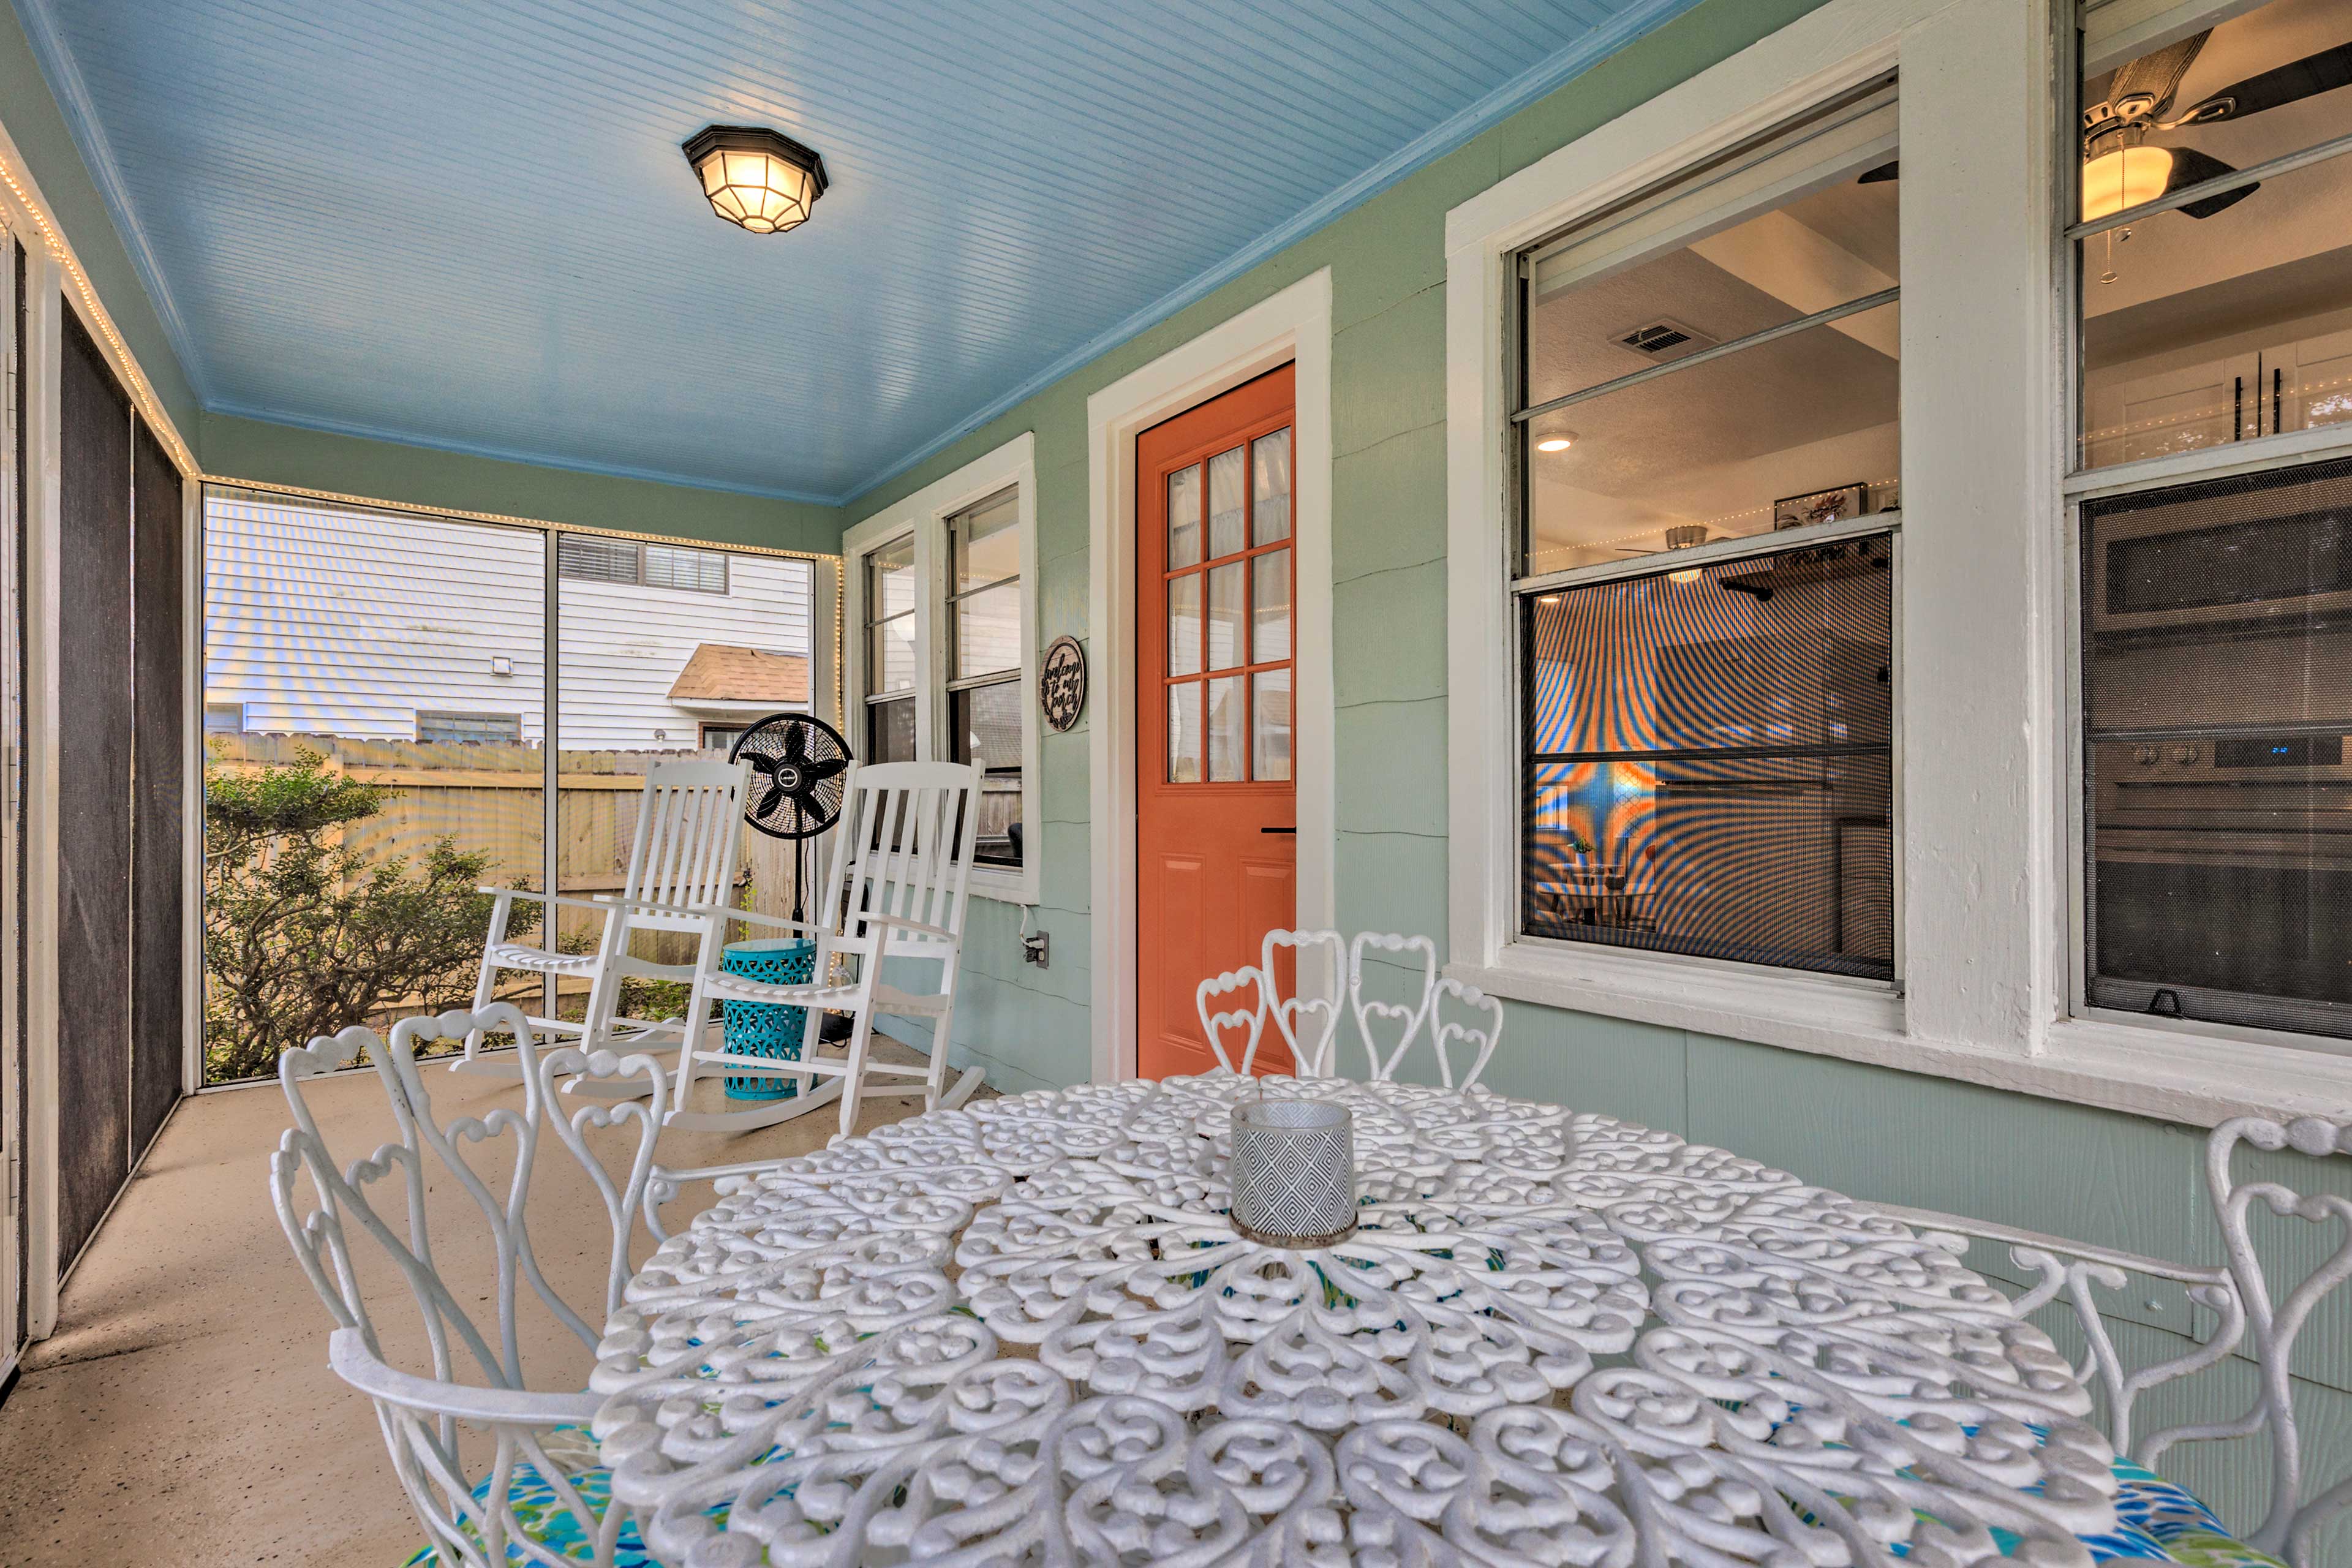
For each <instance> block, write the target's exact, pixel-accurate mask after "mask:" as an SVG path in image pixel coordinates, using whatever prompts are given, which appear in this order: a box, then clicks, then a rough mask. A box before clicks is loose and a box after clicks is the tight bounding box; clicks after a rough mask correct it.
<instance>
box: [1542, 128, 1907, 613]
mask: <svg viewBox="0 0 2352 1568" xmlns="http://www.w3.org/2000/svg"><path fill="white" fill-rule="evenodd" d="M1892 112H1893V111H1892V108H1891V105H1889V104H1887V103H1885V102H1883V101H1879V100H1871V101H1870V102H1868V103H1866V104H1864V106H1862V107H1860V108H1858V109H1857V110H1854V111H1853V113H1854V114H1855V115H1858V116H1860V118H1859V119H1858V120H1854V121H1852V122H1851V123H1848V122H1845V121H1841V122H1840V123H1846V124H1848V129H1847V132H1846V134H1848V135H1850V136H1854V137H1859V136H1860V135H1861V133H1862V132H1861V130H1860V129H1855V128H1854V127H1857V126H1859V127H1862V128H1865V129H1866V128H1869V127H1872V126H1874V125H1877V124H1880V123H1882V122H1883V123H1885V124H1890V125H1891V123H1892V121H1891V115H1892ZM1830 134H1831V133H1829V132H1824V135H1825V136H1828V135H1830ZM1809 147H1811V142H1807V141H1805V140H1804V139H1803V138H1801V137H1794V138H1791V139H1790V146H1789V147H1788V148H1786V149H1784V150H1781V151H1778V152H1775V151H1771V150H1770V149H1769V144H1768V150H1767V151H1765V152H1763V153H1758V154H1757V155H1756V157H1755V162H1756V163H1758V164H1759V166H1763V167H1771V168H1776V169H1777V168H1778V167H1779V165H1780V163H1785V162H1786V161H1787V160H1789V159H1791V158H1797V157H1800V156H1801V155H1803V154H1804V153H1806V152H1807V149H1808V148H1809ZM1843 158H1844V161H1843V163H1832V164H1831V165H1830V166H1829V167H1827V168H1825V169H1820V170H1812V171H1807V170H1801V169H1800V170H1798V171H1797V172H1795V173H1783V174H1781V175H1780V176H1779V178H1778V184H1780V185H1787V184H1797V185H1798V187H1799V189H1800V192H1801V194H1800V195H1796V196H1795V197H1793V198H1791V199H1790V200H1787V201H1784V202H1782V203H1781V204H1780V205H1777V206H1774V207H1771V208H1770V209H1769V210H1767V211H1764V212H1761V213H1758V214H1755V215H1754V216H1748V217H1747V218H1745V219H1743V220H1741V221H1739V222H1738V223H1735V224H1732V225H1730V226H1727V227H1723V228H1720V229H1717V230H1715V231H1714V232H1711V233H1708V234H1706V235H1705V237H1702V238H1700V239H1697V240H1696V241H1693V242H1691V243H1688V244H1685V245H1683V246H1680V247H1675V248H1673V249H1669V250H1665V251H1663V252H1659V253H1655V254H1652V255H1649V256H1647V257H1644V258H1641V259H1638V260H1635V261H1634V262H1633V263H1632V264H1630V265H1622V264H1616V263H1614V262H1612V260H1611V258H1612V255H1613V253H1612V252H1610V251H1608V250H1607V248H1606V245H1607V241H1608V233H1607V231H1606V230H1604V232H1603V233H1602V234H1601V236H1600V237H1596V238H1593V239H1590V240H1586V239H1582V238H1580V237H1579V236H1578V235H1577V234H1575V233H1571V234H1570V236H1569V237H1564V238H1563V239H1561V240H1559V241H1558V242H1555V243H1554V244H1553V245H1551V246H1549V247H1544V248H1543V249H1542V250H1541V251H1540V252H1539V253H1538V255H1537V256H1536V257H1535V258H1534V260H1533V261H1532V262H1531V264H1530V266H1529V268H1528V285H1527V296H1526V300H1527V303H1526V307H1525V310H1524V314H1523V327H1522V345H1523V346H1522V353H1523V355H1524V364H1525V374H1526V385H1527V392H1526V399H1525V405H1526V407H1527V408H1528V411H1529V412H1528V414H1527V415H1525V416H1523V417H1522V418H1521V419H1519V420H1518V421H1517V430H1518V433H1519V439H1520V442H1521V446H1520V457H1521V464H1522V472H1523V474H1524V487H1525V488H1524V492H1523V493H1524V497H1525V503H1524V504H1525V515H1524V528H1525V531H1524V548H1525V554H1524V559H1523V563H1522V566H1521V574H1523V575H1527V576H1539V575H1543V574H1549V573H1554V572H1563V571H1570V570H1573V569H1575V568H1578V567H1584V566H1599V565H1605V564H1608V563H1612V562H1622V561H1623V560H1624V559H1625V558H1626V557H1628V556H1632V555H1645V554H1652V553H1655V552H1660V551H1664V550H1669V549H1678V548H1683V547H1685V546H1690V545H1696V544H1706V543H1711V542H1717V541H1721V540H1726V539H1737V538H1742V537H1747V536H1750V535H1757V534H1765V533H1769V532H1772V531H1775V530H1779V529H1787V528H1793V527H1801V526H1804V525H1806V524H1808V523H1817V522H1824V521H1834V520H1843V519H1850V518H1853V517H1859V516H1864V515H1868V514H1871V513H1874V512H1879V511H1885V510H1893V509H1894V508H1895V505H1896V504H1897V501H1898V487H1897V482H1896V481H1897V478H1898V476H1899V474H1900V472H1901V465H1900V460H1899V459H1900V450H1899V440H1898V435H1899V429H1900V426H1899V422H1898V415H1899V408H1898V405H1899V399H1900V391H1901V338H1902V321H1901V314H1900V307H1899V306H1898V305H1897V304H1896V303H1895V302H1893V301H1892V300H1885V301H1884V302H1881V303H1879V304H1876V305H1874V306H1870V307H1868V308H1864V309H1858V310H1850V313H1845V314H1838V313H1837V312H1840V311H1849V308H1850V307H1853V306H1855V305H1856V304H1857V302H1860V301H1867V300H1877V299H1880V298H1881V297H1882V296H1885V295H1886V294H1887V293H1888V292H1889V291H1890V290H1892V289H1895V287H1896V280H1897V276H1898V273H1899V267H1900V260H1899V257H1900V249H1899V245H1898V234H1897V217H1898V207H1899V205H1900V197H1899V195H1898V193H1899V192H1900V190H1901V182H1900V179H1899V177H1897V175H1898V172H1899V169H1900V163H1899V161H1897V160H1895V159H1894V158H1893V157H1892V155H1891V150H1890V148H1889V147H1888V145H1887V144H1886V143H1885V142H1884V141H1862V142H1858V143H1856V144H1854V145H1852V146H1850V147H1847V148H1846V149H1845V152H1844V154H1843ZM1807 185H1810V188H1806V187H1807ZM1705 191H1706V187H1705V185H1704V184H1703V183H1701V184H1700V185H1699V190H1698V192H1697V194H1696V195H1694V194H1691V193H1686V192H1685V191H1683V190H1682V189H1681V188H1680V187H1670V188H1669V189H1668V190H1667V191H1666V192H1664V193H1663V194H1662V195H1659V196H1658V197H1655V198H1654V199H1653V203H1652V205H1654V206H1655V207H1657V208H1660V209H1662V210H1665V211H1669V212H1673V213H1675V214H1680V213H1681V208H1682V206H1683V205H1686V204H1687V203H1689V202H1691V201H1693V200H1697V199H1700V198H1701V197H1702V196H1703V195H1705ZM1644 210H1645V209H1643V208H1638V207H1637V208H1636V209H1634V211H1633V214H1632V215H1630V216H1625V217H1622V218H1621V219H1618V220H1615V221H1616V222H1617V223H1618V225H1619V226H1622V227H1624V228H1628V229H1633V230H1640V229H1641V228H1642V227H1643V223H1644V220H1643V211H1644ZM1660 221H1663V220H1660ZM1675 221H1676V223H1677V224H1696V223H1700V222H1701V219H1700V218H1699V217H1698V216H1690V215H1685V216H1677V218H1676V220H1675ZM1596 250H1597V251H1598V253H1599V258H1598V259H1595V254H1594V253H1595V252H1596ZM1824 312H1828V313H1830V319H1828V320H1826V321H1817V322H1814V324H1811V325H1809V326H1799V325H1797V323H1801V322H1805V321H1811V320H1812V318H1814V317H1816V316H1820V315H1822V314H1823V313H1824ZM1772 331H1779V332H1780V335H1779V336H1776V337H1771V338H1769V339H1767V340H1766V341H1764V342H1748V343H1745V344H1744V346H1741V345H1743V342H1744V340H1747V339H1749V338H1751V337H1753V336H1755V335H1756V334H1759V333H1763V332H1772ZM1621 382H1622V383H1627V384H1622V385H1621V384H1620V383H1621ZM1560 398H1569V399H1570V400H1571V401H1569V402H1567V403H1565V404H1563V405H1560V406H1558V407H1546V406H1544V405H1547V404H1549V403H1551V402H1553V401H1554V400H1557V399H1560Z"/></svg>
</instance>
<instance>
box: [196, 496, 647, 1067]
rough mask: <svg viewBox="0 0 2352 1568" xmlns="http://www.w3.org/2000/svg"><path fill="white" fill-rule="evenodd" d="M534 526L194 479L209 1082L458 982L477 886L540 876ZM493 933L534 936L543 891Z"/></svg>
mask: <svg viewBox="0 0 2352 1568" xmlns="http://www.w3.org/2000/svg"><path fill="white" fill-rule="evenodd" d="M544 539H545V536H544V535H543V534H541V533H540V532H539V531H536V530H531V529H520V528H497V527H489V526H485V525H483V524H479V523H471V522H462V521H454V520H451V519H446V518H436V517H425V516H420V515H416V514H412V513H389V512H373V511H368V510H362V509H359V508H344V507H338V506H333V505H330V504H326V503H319V502H310V501H299V500H291V499H288V498H281V497H274V496H270V497H265V496H259V495H255V494H251V493H249V492H240V491H233V490H218V489H215V490H208V491H207V492H206V494H205V535H204V544H205V582H204V586H205V692H204V700H205V711H206V714H207V716H208V717H209V715H210V714H211V713H212V712H213V711H214V710H216V709H218V710H234V711H235V712H236V714H237V715H238V722H237V723H236V725H234V726H231V727H227V728H225V729H223V730H221V731H215V732H214V733H211V734H208V735H206V737H205V755H204V774H203V777H204V788H205V866H204V916H203V918H204V928H205V929H204V938H205V941H204V956H205V987H206V990H205V998H206V1000H205V1033H204V1049H205V1081H206V1082H210V1083H221V1082H227V1081H231V1080H234V1079H247V1078H255V1077H259V1076H263V1075H266V1074H268V1073H270V1072H273V1071H275V1070H276V1068H277V1063H278V1053H279V1052H280V1051H281V1050H283V1049H285V1048H286V1047H290V1046H300V1045H304V1044H307V1043H308V1041H309V1040H310V1037H312V1036H314V1035H322V1034H332V1033H334V1032H336V1031H338V1030H340V1029H343V1028H345V1027H348V1026H352V1025H354V1024H359V1025H365V1026H369V1027H371V1028H373V1029H376V1030H378V1031H380V1032H383V1033H389V1032H390V1030H391V1028H392V1026H393V1025H394V1023H395V1022H397V1021H398V1020H400V1019H402V1018H404V1017H411V1016H416V1015H418V1014H425V1013H434V1012H439V1011H441V1010H442V1009H444V1008H447V1007H452V1006H456V1005H470V1003H471V1000H472V997H473V994H474V982H475V977H476V974H477V973H478V966H479V964H480V963H481V956H482V944H483V942H484V940H485V938H486V937H487V936H488V925H489V921H490V915H491V907H492V903H491V900H490V899H488V898H487V897H484V896H482V895H480V894H478V893H477V892H476V891H475V889H476V888H477V887H479V886H484V885H487V886H490V887H500V888H514V889H527V890H541V889H543V888H544V886H545V866H546V855H545V849H546V836H545V823H546V809H545V802H546V795H545V793H544V791H545V781H546V763H547V752H546V749H545V742H546V708H545V701H546V643H545V638H544V632H543V627H544V625H545V604H546V583H545V575H544V562H545V555H544V550H545V543H544ZM631 575H632V581H634V575H635V574H634V573H632V574H631ZM566 585H567V586H572V584H566ZM632 591H635V590H632ZM425 606H429V610H428V609H427V608H425ZM388 780H397V781H398V782H397V784H383V785H379V784H376V783H373V782H371V781H388ZM506 936H507V938H508V940H509V941H511V942H518V943H522V944H527V945H532V946H536V945H539V944H540V943H541V942H543V941H544V940H545V937H544V934H543V929H542V922H541V912H540V906H538V905H536V904H532V903H530V902H527V901H523V900H517V901H516V902H515V903H514V905H513V906H512V913H511V915H510V916H509V921H508V924H507V928H506ZM498 994H499V997H501V998H502V999H505V1000H509V1001H514V1002H517V1003H519V1004H520V1005H522V1006H523V1007H524V1009H525V1011H527V1012H530V1013H539V1012H541V1004H542V1001H543V999H544V996H545V994H546V993H545V988H544V985H543V984H542V983H541V980H540V979H539V978H538V977H537V976H535V975H530V974H526V973H516V972H509V973H505V974H504V975H503V976H502V977H501V979H500V981H499V987H498ZM438 1048H439V1049H443V1050H446V1049H453V1048H455V1044H454V1042H451V1043H445V1044H444V1045H443V1046H441V1047H438Z"/></svg>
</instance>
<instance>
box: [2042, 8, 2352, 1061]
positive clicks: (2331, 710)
mask: <svg viewBox="0 0 2352 1568" xmlns="http://www.w3.org/2000/svg"><path fill="white" fill-rule="evenodd" d="M2347 79H2352V11H2347V9H2346V8H2345V7H2343V6H2341V5H2326V4H2318V3H2314V0H2275V3H2273V4H2271V5H2263V6H2261V7H2259V8H2256V9H2253V10H2251V11H2247V12H2245V13H2244V14H2243V15H2238V16H2229V17H2228V19H2226V20H2223V21H2221V22H2219V23H2218V24H2216V25H2214V26H2210V27H2209V28H2204V29H2200V30H2198V31H2195V32H2191V33H2189V34H2187V35H2186V36H2184V37H2179V38H2175V39H2173V40H2171V41H2169V42H2167V43H2164V44H2163V45H2162V47H2158V48H2155V49H2152V50H2147V51H2143V52H2137V53H2134V54H2132V55H2130V57H2129V58H2107V57H2106V56H2105V55H2104V54H2103V53H2102V52H2101V50H2100V48H2099V47H2097V45H2096V44H2095V43H2093V44H2091V45H2089V46H2086V47H2085V50H2084V68H2083V70H2082V72H2081V83H2082V103H2083V110H2082V124H2083V137H2082V157H2083V162H2082V165H2081V174H2080V178H2079V184H2080V186H2081V195H2080V206H2079V210H2078V211H2075V212H2070V213H2068V215H2067V216H2069V217H2071V218H2075V219H2077V220H2078V221H2076V222H2075V223H2074V226H2073V227H2072V229H2071V230H2070V233H2071V235H2072V237H2073V238H2074V251H2075V256H2076V258H2077V267H2076V274H2077V275H2076V280H2075V281H2076V300H2077V311H2078V321H2079V325H2080V351H2079V352H2080V356H2081V358H2080V374H2079V375H2078V377H2077V381H2078V385H2079V394H2080V395H2079V399H2078V407H2077V412H2076V416H2075V419H2076V429H2077V432H2078V437H2077V446H2076V452H2075V456H2076V463H2077V465H2078V473H2077V479H2076V480H2075V488H2076V489H2093V488H2098V489H2100V491H2101V493H2097V494H2095V495H2088V496H2086V497H2085V499H2084V500H2082V502H2081V504H2080V506H2079V508H2078V511H2077V517H2076V523H2077V539H2078V548H2079V550H2080V552H2081V571H2080V584H2081V601H2080V605H2079V614H2078V624H2079V627H2080V644H2081V665H2080V679H2081V695H2082V739H2081V753H2080V754H2081V757H2082V763H2083V818H2082V820H2083V831H2082V842H2081V876H2082V908H2083V914H2084V928H2085V929H2084V931H2083V932H2082V940H2081V944H2080V963H2081V980H2080V988H2079V1000H2080V1002H2081V1003H2082V1005H2084V1006H2085V1007H2088V1008H2093V1009H2105V1010H2112V1011H2118V1012H2127V1013H2130V1014H2134V1015H2137V1016H2140V1017H2143V1018H2145V1017H2155V1018H2158V1019H2181V1020H2190V1021H2202V1022H2208V1023H2220V1024H2230V1025H2238V1026H2251V1027H2257V1028H2267V1029H2274V1030H2282V1031H2290V1032H2294V1033H2299V1034H2305V1035H2318V1036H2329V1037H2336V1038H2352V847H2347V839H2346V836H2345V834H2344V833H2343V832H2342V831H2341V830H2340V829H2339V828H2338V827H2337V826H2336V824H2337V822H2338V820H2339V819H2341V818H2342V817H2343V816H2344V814H2345V811H2346V809H2347V805H2352V765H2347V763H2352V759H2347V755H2346V737H2347V735H2352V458H2345V457H2343V456H2340V455H2336V456H2331V454H2340V453H2342V452H2344V451H2345V450H2347V448H2352V156H2346V155H2343V153H2342V150H2341V147H2340V142H2341V141H2342V139H2344V138H2345V137H2346V136H2347V132H2352V92H2346V91H2340V90H2336V89H2338V88H2339V87H2341V86H2342V85H2344V84H2345V83H2346V82H2347ZM2339 436H2340V437H2345V438H2344V439H2338V437H2339ZM2265 451H2267V452H2270V453H2272V454H2273V457H2272V458H2271V459H2270V461H2269V463H2268V464H2267V465H2263V464H2257V465H2255V466H2254V467H2252V471H2249V466H2248V463H2247V459H2248V458H2259V457H2261V455H2262V454H2263V453H2264V452H2265ZM2314 459H2317V460H2314ZM2135 463H2152V464H2155V465H2156V466H2157V467H2158V468H2159V469H2160V471H2158V472H2155V473H2151V474H2149V475H2148V476H2147V478H2145V479H2141V480H2140V481H2138V482H2131V480H2130V479H2128V478H2127V479H2126V481H2125V482H2124V483H2122V484H2120V485H2115V484H2109V485H2105V486H2100V487H2095V484H2094V481H2095V479H2099V478H2102V477H2104V471H2106V470H2114V469H2117V468H2120V467H2121V466H2122V465H2126V464H2135ZM2125 472H2126V474H2128V473H2129V472H2130V470H2125Z"/></svg>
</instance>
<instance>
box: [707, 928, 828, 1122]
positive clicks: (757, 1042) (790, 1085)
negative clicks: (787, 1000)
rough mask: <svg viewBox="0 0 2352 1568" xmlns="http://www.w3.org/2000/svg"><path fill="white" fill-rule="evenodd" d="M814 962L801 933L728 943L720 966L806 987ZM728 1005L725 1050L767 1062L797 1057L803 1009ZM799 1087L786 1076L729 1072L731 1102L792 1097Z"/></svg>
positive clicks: (759, 1004)
mask: <svg viewBox="0 0 2352 1568" xmlns="http://www.w3.org/2000/svg"><path fill="white" fill-rule="evenodd" d="M815 966H816V943H814V942H810V941H808V940H806V939H805V938H803V937H777V938H773V939H772V940H769V941H765V942H733V943H730V945H729V946H728V948H727V950H726V952H725V953H724V954H723V955H722V957H721V958H720V960H719V968H721V969H723V970H725V971H726V972H727V973H730V974H740V975H743V976H745V977H747V978H749V979H752V980H764V981H766V982H768V983H769V984H772V985H805V984H808V983H809V978H810V975H811V974H812V973H814V970H815ZM726 1008H727V1048H728V1049H729V1050H730V1051H733V1052H735V1053H737V1054H738V1055H740V1056H749V1057H766V1058H769V1059H770V1060H771V1061H780V1062H796V1061H798V1060H800V1059H801V1034H802V1032H803V1030H804V1029H806V1028H807V1027H808V1013H807V1009H805V1008H802V1007H783V1006H779V1005H776V1004H775V1003H773V1002H733V1001H730V1002H729V1003H727V1004H726ZM799 1092H800V1085H799V1084H797V1083H794V1082H793V1080H792V1079H788V1078H769V1077H766V1076H765V1075H763V1074H760V1073H730V1074H728V1075H727V1098H728V1099H730V1100H790V1099H791V1098H792V1097H793V1096H794V1095H796V1094H798V1093H799Z"/></svg>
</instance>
